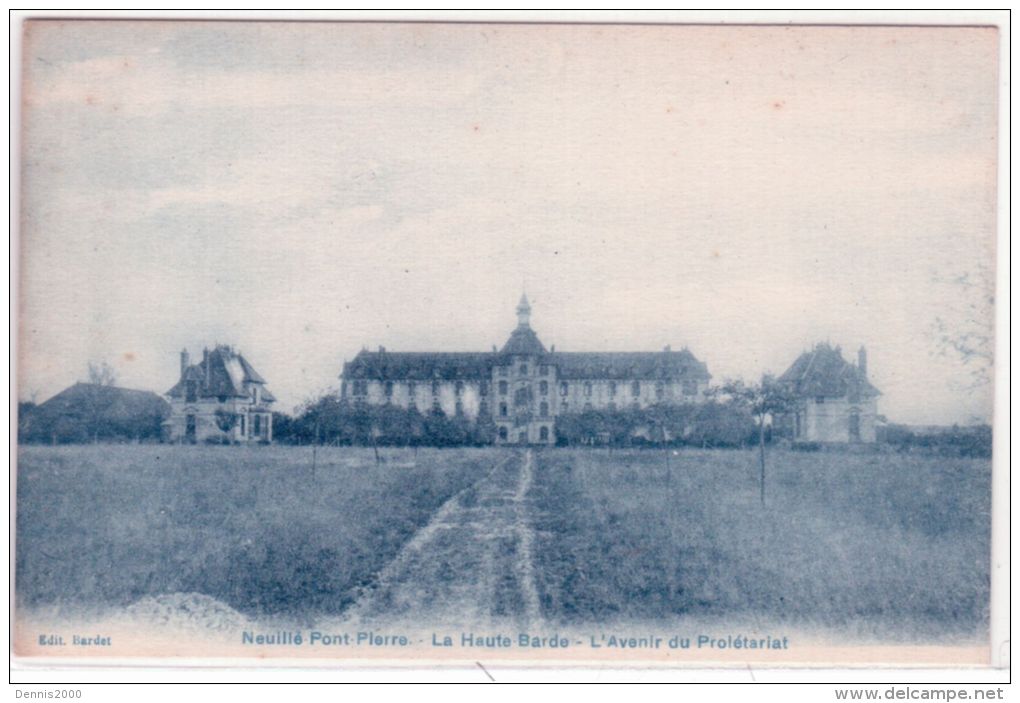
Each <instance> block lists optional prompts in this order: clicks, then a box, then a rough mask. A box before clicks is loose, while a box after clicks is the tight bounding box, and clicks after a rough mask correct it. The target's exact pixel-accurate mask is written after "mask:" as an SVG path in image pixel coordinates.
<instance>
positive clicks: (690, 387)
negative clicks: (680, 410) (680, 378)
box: [683, 379, 698, 395]
mask: <svg viewBox="0 0 1020 703" xmlns="http://www.w3.org/2000/svg"><path fill="white" fill-rule="evenodd" d="M683 387H684V395H697V394H698V382H697V381H695V380H693V379H685V380H684V383H683Z"/></svg>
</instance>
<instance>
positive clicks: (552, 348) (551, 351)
mask: <svg viewBox="0 0 1020 703" xmlns="http://www.w3.org/2000/svg"><path fill="white" fill-rule="evenodd" d="M555 352H556V345H555V344H553V345H552V346H550V347H549V353H550V354H554V353H555Z"/></svg>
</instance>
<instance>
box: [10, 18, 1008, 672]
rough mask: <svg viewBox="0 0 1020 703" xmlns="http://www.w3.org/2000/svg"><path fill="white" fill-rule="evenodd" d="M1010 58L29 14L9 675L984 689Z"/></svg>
mask: <svg viewBox="0 0 1020 703" xmlns="http://www.w3.org/2000/svg"><path fill="white" fill-rule="evenodd" d="M999 50H1000V36H999V32H998V31H997V30H996V29H995V28H994V27H963V26H959V27H953V26H927V27H922V26H914V27H912V26H863V25H861V26H853V25H841V26H823V25H802V26H796V25H793V26H778V25H775V26H770V25H741V26H724V25H708V24H705V25H696V24H688V25H669V24H658V25H656V24H643V25H642V24H636V25H610V24H540V23H539V24H513V23H507V24H495V23H494V24H486V23H476V24H472V23H460V24H454V23H449V24H447V23H399V22H380V23H358V22H308V23H302V22H216V21H197V22H175V21H87V22H85V21H76V20H62V19H40V20H30V21H27V22H26V23H25V25H24V37H23V58H22V85H21V111H22V114H21V140H22V157H21V159H22V160H21V171H20V187H21V192H20V201H19V202H20V205H19V207H20V221H19V225H18V247H19V248H18V251H19V257H20V258H19V260H18V266H19V282H20V283H19V288H18V301H17V304H18V307H17V311H18V327H17V331H18V335H17V340H16V343H17V349H16V351H17V357H16V359H17V378H16V388H15V392H16V394H17V428H16V430H17V437H16V440H17V449H16V479H15V480H16V496H15V509H16V529H15V530H14V531H13V535H12V539H13V540H14V543H13V549H14V553H15V558H14V568H15V574H14V588H15V593H14V607H15V622H14V651H15V654H16V655H18V656H22V657H69V658H89V657H117V658H125V657H157V658H160V657H182V656H188V657H236V658H262V657H280V658H289V659H297V658H300V659H303V660H305V659H307V660H329V661H334V662H335V661H344V662H371V661H383V660H386V661H400V660H406V661H425V660H427V661H437V662H449V661H467V662H474V661H476V660H478V658H479V657H480V656H482V655H481V654H479V653H484V656H485V657H486V658H487V661H488V660H492V659H504V660H507V661H519V662H529V661H543V662H558V663H560V664H568V663H580V664H590V663H605V662H612V663H614V664H616V665H622V666H626V665H642V664H647V663H653V664H657V665H658V664H662V665H674V666H683V665H703V666H708V665H712V666H738V667H744V666H748V662H754V663H756V664H762V665H780V666H799V665H806V666H816V665H818V666H820V665H848V666H858V665H859V666H865V665H867V666H873V665H902V666H950V665H952V666H987V665H988V664H989V663H990V661H991V659H992V656H993V653H992V649H993V645H992V643H991V631H992V629H993V625H994V622H995V618H994V614H993V612H992V596H993V593H992V590H993V581H994V574H993V568H992V564H993V561H992V542H993V540H992V534H993V521H992V497H993V461H992V458H993V456H992V444H993V431H992V428H993V422H994V421H995V419H996V418H995V417H994V413H993V407H994V403H995V381H996V378H995V342H996V329H995V312H996V297H995V296H996V289H995V285H996V258H995V257H996V232H997V229H996V228H997V169H998V158H997V157H998V145H997V135H998V134H999V131H998V130H999V125H998V114H999V113H998V99H999V97H998V93H999V87H998V83H997V80H998V73H997V70H998V52H999Z"/></svg>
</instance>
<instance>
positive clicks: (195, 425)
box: [166, 345, 276, 443]
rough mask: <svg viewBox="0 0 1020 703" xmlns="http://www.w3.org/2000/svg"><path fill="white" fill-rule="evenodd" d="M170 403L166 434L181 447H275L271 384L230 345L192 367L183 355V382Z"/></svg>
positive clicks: (173, 390)
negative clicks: (243, 444) (214, 444)
mask: <svg viewBox="0 0 1020 703" xmlns="http://www.w3.org/2000/svg"><path fill="white" fill-rule="evenodd" d="M166 396H167V400H169V401H170V419H169V420H167V423H166V425H167V435H168V438H169V439H170V440H171V441H180V442H204V441H223V442H231V443H234V442H271V441H272V440H273V412H272V404H273V403H274V402H275V401H276V398H275V397H273V394H272V393H270V392H269V389H267V388H266V381H265V379H264V378H262V376H260V375H259V373H258V372H257V371H256V370H255V369H254V368H252V365H251V364H249V363H248V361H247V360H246V359H245V358H244V357H243V356H241V354H240V353H239V352H237V351H235V350H234V349H232V348H231V347H228V346H222V345H221V346H217V347H216V348H214V349H212V350H209V349H205V350H204V351H203V352H202V360H201V361H200V362H199V363H197V364H192V363H190V359H189V357H188V352H187V350H183V351H181V378H180V380H179V381H178V382H177V384H176V385H175V386H174V387H173V388H171V389H170V390H168V391H167V392H166Z"/></svg>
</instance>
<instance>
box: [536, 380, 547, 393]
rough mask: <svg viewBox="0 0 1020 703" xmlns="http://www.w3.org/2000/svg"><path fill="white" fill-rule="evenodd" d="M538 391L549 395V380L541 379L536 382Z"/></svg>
mask: <svg viewBox="0 0 1020 703" xmlns="http://www.w3.org/2000/svg"><path fill="white" fill-rule="evenodd" d="M538 392H539V393H541V394H542V395H549V382H548V381H541V382H540V383H539V384H538Z"/></svg>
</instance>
